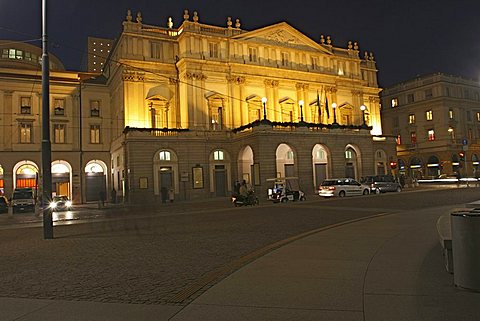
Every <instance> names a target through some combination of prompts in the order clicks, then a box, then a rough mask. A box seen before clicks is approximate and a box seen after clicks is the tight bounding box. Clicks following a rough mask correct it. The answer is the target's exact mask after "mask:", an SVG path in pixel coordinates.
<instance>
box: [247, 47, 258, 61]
mask: <svg viewBox="0 0 480 321" xmlns="http://www.w3.org/2000/svg"><path fill="white" fill-rule="evenodd" d="M248 60H249V61H250V62H257V48H252V47H250V48H248Z"/></svg>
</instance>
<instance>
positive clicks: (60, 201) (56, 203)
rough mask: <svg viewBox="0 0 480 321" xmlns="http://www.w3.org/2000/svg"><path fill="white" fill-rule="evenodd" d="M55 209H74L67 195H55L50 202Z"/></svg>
mask: <svg viewBox="0 0 480 321" xmlns="http://www.w3.org/2000/svg"><path fill="white" fill-rule="evenodd" d="M50 208H51V209H52V210H53V211H70V210H71V209H72V201H71V200H69V199H68V197H67V196H63V195H60V196H54V197H53V199H52V202H51V203H50Z"/></svg>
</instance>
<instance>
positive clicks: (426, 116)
mask: <svg viewBox="0 0 480 321" xmlns="http://www.w3.org/2000/svg"><path fill="white" fill-rule="evenodd" d="M425 118H426V119H427V120H433V111H431V110H427V111H426V113H425Z"/></svg>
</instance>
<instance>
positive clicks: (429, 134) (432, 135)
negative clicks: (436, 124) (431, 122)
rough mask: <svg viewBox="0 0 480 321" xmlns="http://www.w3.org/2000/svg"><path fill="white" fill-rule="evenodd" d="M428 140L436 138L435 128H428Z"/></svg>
mask: <svg viewBox="0 0 480 321" xmlns="http://www.w3.org/2000/svg"><path fill="white" fill-rule="evenodd" d="M428 140H429V141H433V140H435V131H434V130H433V129H429V130H428Z"/></svg>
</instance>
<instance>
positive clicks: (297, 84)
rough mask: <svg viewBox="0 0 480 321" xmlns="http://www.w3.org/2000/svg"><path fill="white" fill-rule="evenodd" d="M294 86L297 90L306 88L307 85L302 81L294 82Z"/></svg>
mask: <svg viewBox="0 0 480 321" xmlns="http://www.w3.org/2000/svg"><path fill="white" fill-rule="evenodd" d="M295 88H297V90H308V88H309V85H308V84H304V83H296V84H295Z"/></svg>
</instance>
